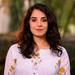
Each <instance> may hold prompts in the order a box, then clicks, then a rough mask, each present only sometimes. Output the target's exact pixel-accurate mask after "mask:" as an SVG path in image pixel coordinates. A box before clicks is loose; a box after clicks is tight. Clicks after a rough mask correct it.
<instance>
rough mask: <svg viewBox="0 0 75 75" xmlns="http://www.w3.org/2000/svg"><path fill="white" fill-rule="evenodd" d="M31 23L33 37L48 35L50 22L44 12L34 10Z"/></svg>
mask: <svg viewBox="0 0 75 75" xmlns="http://www.w3.org/2000/svg"><path fill="white" fill-rule="evenodd" d="M29 23H30V30H31V32H32V34H33V36H37V37H44V36H45V35H46V32H47V29H48V20H47V17H46V15H45V14H44V13H43V12H42V11H40V10H38V9H34V10H33V12H32V14H31V17H30V21H29Z"/></svg>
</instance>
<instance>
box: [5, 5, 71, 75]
mask: <svg viewBox="0 0 75 75" xmlns="http://www.w3.org/2000/svg"><path fill="white" fill-rule="evenodd" d="M4 75H70V64H69V57H68V54H67V52H66V50H65V48H63V47H62V46H61V38H60V34H59V32H58V27H57V20H56V17H55V15H54V14H53V12H52V11H51V10H50V9H49V8H48V7H47V6H45V5H43V4H35V5H34V6H32V7H30V8H29V10H28V11H27V14H26V16H25V17H24V20H23V23H22V27H21V29H20V32H19V35H18V38H17V44H14V45H13V46H11V47H10V48H9V51H8V54H7V57H6V63H5V71H4Z"/></svg>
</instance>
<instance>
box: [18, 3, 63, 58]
mask: <svg viewBox="0 0 75 75" xmlns="http://www.w3.org/2000/svg"><path fill="white" fill-rule="evenodd" d="M34 9H38V10H40V11H42V12H43V13H44V14H45V15H46V17H47V19H48V30H47V33H46V40H47V42H48V44H49V45H50V47H51V50H52V51H53V52H55V53H56V54H57V55H59V53H60V54H62V50H61V48H59V46H61V37H60V34H59V31H58V26H57V19H56V16H55V15H54V14H53V12H52V11H51V10H50V9H49V8H48V7H47V6H46V5H44V4H35V5H33V6H32V7H30V8H29V9H28V11H27V13H26V15H25V16H24V19H23V22H22V25H21V29H20V32H19V34H18V37H17V42H18V45H19V48H20V53H21V54H22V55H23V57H26V58H31V55H32V54H34V45H35V41H34V39H33V34H32V33H31V31H30V25H29V20H30V16H31V14H32V12H33V10H34Z"/></svg>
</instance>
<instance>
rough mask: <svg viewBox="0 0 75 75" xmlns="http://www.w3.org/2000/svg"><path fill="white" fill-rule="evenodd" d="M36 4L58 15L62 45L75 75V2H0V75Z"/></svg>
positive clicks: (55, 0) (57, 0)
mask: <svg viewBox="0 0 75 75" xmlns="http://www.w3.org/2000/svg"><path fill="white" fill-rule="evenodd" d="M35 3H43V4H46V5H47V6H48V7H49V8H50V9H52V10H53V12H54V14H55V15H56V17H57V21H58V27H59V32H60V34H61V38H62V45H63V46H64V47H65V48H66V50H67V52H68V54H69V57H70V64H71V75H75V0H0V75H3V71H4V64H5V58H6V54H7V51H8V49H9V47H10V46H11V45H12V44H14V43H15V42H16V33H17V31H18V29H19V27H20V25H21V21H22V18H23V16H24V15H25V13H26V11H27V9H28V8H29V7H30V6H32V5H34V4H35Z"/></svg>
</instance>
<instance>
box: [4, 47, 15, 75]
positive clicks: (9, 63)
mask: <svg viewBox="0 0 75 75" xmlns="http://www.w3.org/2000/svg"><path fill="white" fill-rule="evenodd" d="M13 51H14V48H12V47H10V48H9V50H8V53H7V56H6V62H5V68H4V75H15V71H14V70H15V64H16V59H15V58H14V55H13V53H12V52H13Z"/></svg>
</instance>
